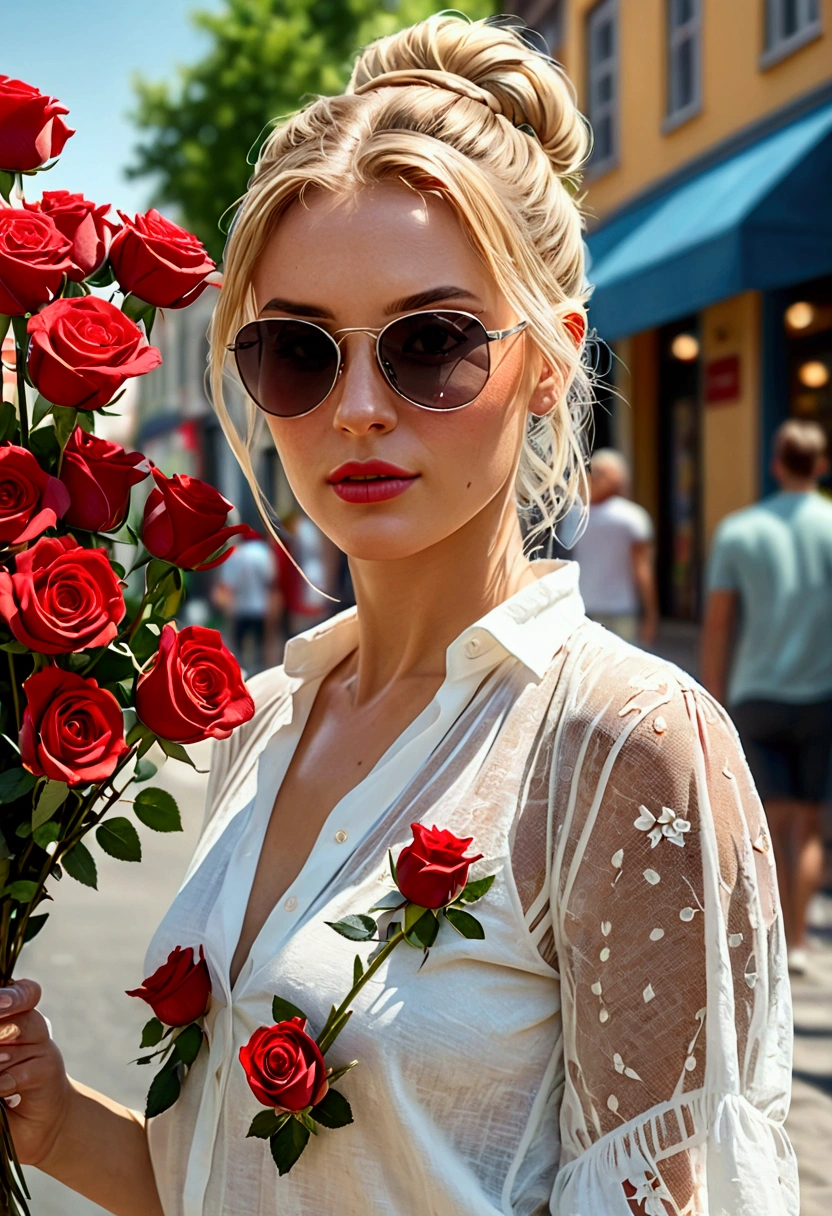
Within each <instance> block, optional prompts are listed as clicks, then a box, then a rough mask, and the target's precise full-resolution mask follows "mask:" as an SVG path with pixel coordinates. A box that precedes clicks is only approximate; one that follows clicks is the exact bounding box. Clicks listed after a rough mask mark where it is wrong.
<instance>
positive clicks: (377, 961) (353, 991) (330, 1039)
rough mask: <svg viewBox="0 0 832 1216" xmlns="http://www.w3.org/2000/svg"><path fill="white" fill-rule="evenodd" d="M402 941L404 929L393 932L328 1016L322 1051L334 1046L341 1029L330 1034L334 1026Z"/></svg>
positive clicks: (321, 1038) (319, 1043)
mask: <svg viewBox="0 0 832 1216" xmlns="http://www.w3.org/2000/svg"><path fill="white" fill-rule="evenodd" d="M402 941H404V930H403V929H399V931H398V932H397V933H394V934H393V936H392V937H391V938H390V940H389V942H388V943H387V945H386V946H385V947H384V948H383V949H382V950H379V952H378V954H377V955H376V957H375V958H374V959H373V961H372V962H371V963H370V965H369V967H368V968H367V970H366V971H365V972H364V974H363V975H362V976H361V978H360V979H359V980H358V982H357V983H355V984H353V986H352V988H350V990H349V992H348V993H347V995H346V996H345V997H344V999H343V1001H342V1002H341V1004H340V1005H339V1006H338V1008H337V1009H336V1010H335V1012H334V1013H331V1014H330V1016H329V1017H328V1018H327V1020H326V1022H325V1023H324V1026H323V1029H322V1030H321V1033H320V1034H319V1035H318V1040H317V1041H318V1046H319V1047H320V1049H321V1052H322V1053H323V1052H325V1051H328V1050H329V1048H330V1047H331V1046H332V1044H333V1043H334V1041H335V1039H336V1038H337V1036H338V1033H339V1031H336V1032H335V1034H334V1035H331V1034H330V1032H331V1030H332V1027H333V1026H336V1025H337V1024H338V1021H339V1020H340V1019H341V1018H342V1017H343V1015H344V1014H345V1013H346V1012H347V1009H348V1008H349V1006H350V1005H351V1004H352V1002H353V1001H354V1000H355V998H356V996H357V995H358V993H359V992H360V991H361V989H362V988H363V987H364V985H365V984H366V983H367V981H368V980H369V979H370V978H371V977H372V976H373V975H375V973H376V971H378V969H379V967H380V966H381V964H382V963H383V962H384V960H385V959H386V958H387V957H388V955H390V954H392V952H393V951H394V950H395V948H396V946H398V944H399V942H402Z"/></svg>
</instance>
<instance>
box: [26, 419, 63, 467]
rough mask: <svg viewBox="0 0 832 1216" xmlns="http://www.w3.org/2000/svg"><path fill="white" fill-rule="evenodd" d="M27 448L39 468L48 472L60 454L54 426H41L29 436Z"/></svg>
mask: <svg viewBox="0 0 832 1216" xmlns="http://www.w3.org/2000/svg"><path fill="white" fill-rule="evenodd" d="M29 447H30V448H31V449H32V453H33V455H35V456H37V458H38V463H39V464H40V466H41V468H44V469H46V471H47V472H48V471H49V470H50V469H51V468H52V467H53V465H54V464H55V462H56V461H57V459H58V457H59V456H60V454H61V449H60V447H59V445H58V437H57V435H56V434H55V428H54V426H41V427H38V429H37V430H36V431H32V433H31V434H30V435H29Z"/></svg>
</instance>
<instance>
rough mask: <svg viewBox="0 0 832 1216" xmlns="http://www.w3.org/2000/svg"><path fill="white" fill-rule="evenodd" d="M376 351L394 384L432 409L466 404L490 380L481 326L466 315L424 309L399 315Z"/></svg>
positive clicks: (484, 334)
mask: <svg viewBox="0 0 832 1216" xmlns="http://www.w3.org/2000/svg"><path fill="white" fill-rule="evenodd" d="M380 353H381V359H382V364H383V366H384V372H385V375H386V376H387V378H388V380H389V381H390V383H391V384H392V386H393V388H395V389H397V391H398V392H400V393H401V394H402V396H404V397H407V398H408V400H410V401H415V402H416V404H417V405H426V406H428V407H429V408H430V409H434V410H453V409H458V408H459V406H461V405H468V403H469V402H471V401H473V400H474V398H475V397H478V396H479V394H480V393H481V392H482V390H483V389H484V388H485V385H486V382H487V380H488V373H489V355H488V335H487V333H486V332H485V326H484V325H482V324H481V323H480V322H479V321H478V320H477V319H476V317H468V316H466V315H465V314H464V313H459V312H422V313H415V314H413V315H412V316H409V317H401V318H400V320H398V321H394V322H393V324H392V325H391V326H390V327H389V328H388V329H387V330H386V331H385V333H384V336H383V338H382V340H381V351H380Z"/></svg>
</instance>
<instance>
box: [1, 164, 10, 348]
mask: <svg viewBox="0 0 832 1216" xmlns="http://www.w3.org/2000/svg"><path fill="white" fill-rule="evenodd" d="M2 172H3V171H2V169H0V173H2ZM1 180H2V179H0V181H1ZM1 189H2V187H1V186H0V190H1ZM11 323H12V319H11V317H7V316H6V314H5V313H4V312H0V346H2V345H3V339H4V338H5V336H6V334H7V333H8V332H9V326H10V325H11Z"/></svg>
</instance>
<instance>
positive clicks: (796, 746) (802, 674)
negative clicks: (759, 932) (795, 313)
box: [702, 419, 832, 972]
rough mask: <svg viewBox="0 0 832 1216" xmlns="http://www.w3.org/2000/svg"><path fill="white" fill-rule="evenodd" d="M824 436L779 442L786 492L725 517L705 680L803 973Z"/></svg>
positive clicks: (831, 611) (783, 437)
mask: <svg viewBox="0 0 832 1216" xmlns="http://www.w3.org/2000/svg"><path fill="white" fill-rule="evenodd" d="M827 467H828V466H827V460H826V437H825V435H824V433H823V431H822V430H821V428H820V427H819V426H818V425H817V424H816V423H813V422H806V421H798V420H796V419H792V420H790V421H788V422H785V423H783V425H782V426H781V427H780V429H779V430H778V432H777V434H776V435H775V440H774V457H773V463H772V471H773V473H774V476H775V478H776V480H777V482H778V484H779V486H780V490H779V492H778V493H776V494H773V495H771V496H770V497H768V498H764V499H763V500H762V502H759V503H757V504H756V505H755V506H753V507H748V508H746V509H745V510H743V511H737V512H735V513H734V514H732V515H729V516H727V517H726V518H725V519H724V520H723V521H722V523H721V524H720V525H719V527H718V528H717V531H716V534H715V536H714V542H713V548H712V551H711V556H710V561H709V564H708V574H707V585H708V604H707V611H706V617H705V627H704V631H703V646H702V676H703V680H704V682H705V684H706V685H707V687H708V688H709V690H710V691H711V692H712V693H713V694H714V696H715V697H716V698H717V699H718V700H725V702H726V704H727V705H728V707H729V709H730V711H731V715H732V717H733V719H734V722H735V724H736V726H737V729H738V731H739V734H740V738H741V740H742V743H743V747H744V748H745V752H746V755H747V757H748V762H749V764H750V766H751V771H752V773H753V775H754V779H755V781H756V784H757V788H758V790H759V792H760V796H761V798H762V799H763V802H764V804H765V809H766V814H767V817H768V821H769V826H770V828H771V833H772V838H773V842H774V852H775V858H776V861H777V869H778V879H779V882H780V894H781V900H782V904H783V916H784V921H785V928H786V938H787V941H788V943H789V947H790V953H789V958H790V966H791V968H792V970H794V971H796V972H802V971H804V970H805V969H806V965H807V955H806V936H805V933H806V911H807V908H808V904H809V901H810V899H811V898H812V896H813V895H814V893H815V891H816V890H817V888H818V886H819V884H820V880H821V876H822V870H823V838H822V832H821V815H820V808H821V805H822V804H823V803H824V802H825V801H827V800H828V799H829V798H830V797H832V502H830V501H829V500H828V499H827V498H825V497H824V496H823V495H822V494H820V493H818V479H819V478H820V477H821V476H822V475H823V473H824V472H825V470H826V468H827Z"/></svg>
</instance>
